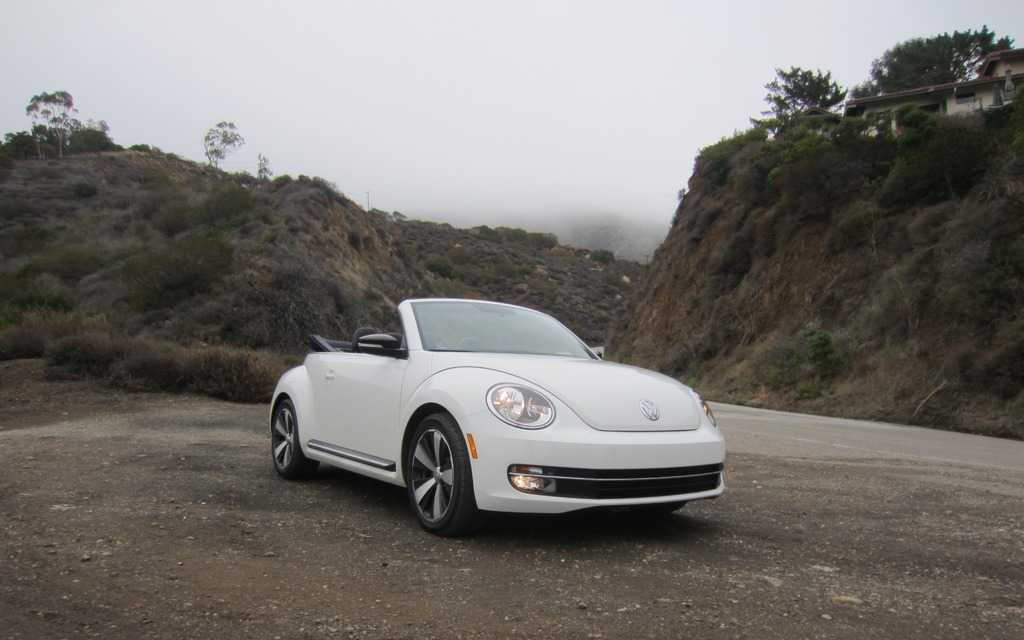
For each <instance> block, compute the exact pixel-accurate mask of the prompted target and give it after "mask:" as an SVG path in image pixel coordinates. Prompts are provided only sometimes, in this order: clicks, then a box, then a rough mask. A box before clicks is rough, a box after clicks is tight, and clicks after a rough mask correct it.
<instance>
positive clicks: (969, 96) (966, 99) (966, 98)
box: [956, 93, 974, 104]
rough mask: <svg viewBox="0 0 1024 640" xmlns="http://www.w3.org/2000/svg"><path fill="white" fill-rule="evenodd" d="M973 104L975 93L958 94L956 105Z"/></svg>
mask: <svg viewBox="0 0 1024 640" xmlns="http://www.w3.org/2000/svg"><path fill="white" fill-rule="evenodd" d="M972 102H974V94H973V93H958V94H956V103H957V104H971V103H972Z"/></svg>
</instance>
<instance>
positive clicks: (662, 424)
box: [439, 354, 701, 431]
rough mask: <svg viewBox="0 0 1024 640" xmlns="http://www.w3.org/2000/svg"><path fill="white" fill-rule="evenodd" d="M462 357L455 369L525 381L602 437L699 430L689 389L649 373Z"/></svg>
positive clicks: (555, 361)
mask: <svg viewBox="0 0 1024 640" xmlns="http://www.w3.org/2000/svg"><path fill="white" fill-rule="evenodd" d="M447 355H456V354H447ZM458 355H459V356H462V357H456V358H452V359H451V360H455V361H458V363H456V362H451V365H452V366H459V365H463V366H475V367H483V368H487V369H492V370H494V371H499V372H502V373H505V374H508V375H511V376H515V377H516V378H521V379H522V380H524V381H526V382H528V383H530V384H532V385H534V386H536V387H538V388H539V390H542V391H544V392H546V393H548V394H550V395H552V396H554V397H555V398H557V399H558V400H560V401H561V402H562V403H564V404H565V405H567V406H568V407H569V408H570V409H572V411H573V412H575V413H576V415H578V416H579V417H580V418H581V419H582V420H583V421H584V422H586V423H587V424H588V425H590V426H591V427H593V428H594V429H598V430H600V431H690V430H694V429H697V428H698V427H699V426H700V422H701V409H700V407H699V406H698V404H697V399H696V398H695V397H694V395H693V393H692V392H691V391H690V389H689V387H687V386H685V385H683V384H682V383H680V382H678V381H677V380H674V379H672V378H669V377H668V376H665V375H662V374H660V373H655V372H653V371H648V370H647V369H640V368H637V367H631V366H628V365H623V364H616V363H613V362H607V361H603V360H580V359H575V358H559V357H554V356H517V355H503V354H458ZM439 364H440V363H439ZM510 382H511V380H510ZM641 403H653V405H654V407H656V409H657V415H658V417H657V419H656V420H651V419H650V418H648V417H647V416H646V415H645V413H644V411H643V410H642V409H641ZM648 413H650V411H648Z"/></svg>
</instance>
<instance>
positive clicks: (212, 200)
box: [196, 186, 256, 226]
mask: <svg viewBox="0 0 1024 640" xmlns="http://www.w3.org/2000/svg"><path fill="white" fill-rule="evenodd" d="M255 206H256V200H255V199H254V198H253V197H252V194H250V193H249V190H248V189H246V188H244V187H234V186H232V187H225V188H223V189H218V190H217V191H214V192H213V193H211V194H210V195H209V196H208V197H207V198H206V200H204V201H203V202H202V203H201V204H200V205H199V206H198V207H197V208H196V214H197V216H198V217H199V220H200V221H201V222H203V223H205V224H208V225H211V226H216V225H218V224H223V223H225V222H229V221H231V220H233V219H235V218H237V217H239V216H241V215H243V214H245V213H247V212H248V211H251V210H252V208H253V207H255Z"/></svg>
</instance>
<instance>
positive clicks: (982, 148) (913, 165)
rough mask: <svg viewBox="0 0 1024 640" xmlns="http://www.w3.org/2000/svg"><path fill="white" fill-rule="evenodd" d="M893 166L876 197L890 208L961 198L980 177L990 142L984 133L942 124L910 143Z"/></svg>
mask: <svg viewBox="0 0 1024 640" xmlns="http://www.w3.org/2000/svg"><path fill="white" fill-rule="evenodd" d="M904 148H905V149H907V148H909V149H908V150H907V151H906V152H905V153H903V155H901V156H900V157H899V158H898V159H897V161H896V164H895V165H894V166H893V168H892V171H890V173H889V175H888V177H887V178H886V179H885V181H884V183H883V184H882V187H881V189H880V191H879V194H878V199H879V202H881V203H882V204H883V205H885V206H890V207H894V208H898V207H909V206H912V205H915V204H929V203H933V202H938V201H940V200H946V199H955V198H961V197H963V196H965V195H967V193H968V192H969V191H970V190H971V189H972V188H973V187H974V186H975V185H976V184H978V182H979V181H980V180H981V179H982V178H983V177H984V175H985V172H986V170H987V169H988V167H989V165H990V164H991V162H992V158H993V152H994V150H995V145H994V141H993V140H992V138H991V137H990V136H989V135H988V134H987V133H986V132H984V131H981V130H977V129H972V128H970V127H965V126H961V125H959V124H958V123H955V122H952V121H951V122H949V123H946V124H945V125H944V126H942V127H939V128H938V129H937V130H936V131H934V132H933V133H930V134H928V136H927V138H926V140H925V141H924V142H921V141H919V140H917V139H914V142H913V144H908V145H904Z"/></svg>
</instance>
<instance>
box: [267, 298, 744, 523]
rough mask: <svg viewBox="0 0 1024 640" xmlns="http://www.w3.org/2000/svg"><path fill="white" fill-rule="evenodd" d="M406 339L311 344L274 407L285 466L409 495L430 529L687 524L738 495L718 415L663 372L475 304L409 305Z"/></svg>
mask: <svg viewBox="0 0 1024 640" xmlns="http://www.w3.org/2000/svg"><path fill="white" fill-rule="evenodd" d="M398 315H399V319H400V321H401V327H402V331H401V332H400V333H381V332H377V331H375V330H373V329H368V328H360V329H359V330H357V331H356V332H355V334H354V335H353V336H352V339H351V340H350V341H344V342H343V341H338V340H329V339H325V338H322V337H320V336H311V337H310V341H311V345H312V347H313V349H314V351H313V352H312V353H310V354H309V355H308V356H306V359H305V362H304V363H303V364H302V365H301V366H299V367H296V368H294V369H292V370H290V371H288V372H286V373H285V374H284V375H283V376H282V377H281V379H280V381H279V382H278V384H277V388H276V390H275V391H274V396H273V400H272V403H271V412H270V435H271V447H272V454H273V461H274V467H275V468H276V470H277V472H278V473H279V474H280V475H281V476H283V477H284V478H288V479H294V478H299V477H302V476H305V475H308V474H310V473H312V472H313V471H314V470H315V469H316V468H317V465H318V464H320V463H323V464H328V465H331V466H334V467H339V468H342V469H346V470H348V471H352V472H355V473H359V474H362V475H365V476H369V477H372V478H377V479H379V480H383V481H385V482H389V483H392V484H395V485H399V486H404V487H406V488H407V489H408V493H409V501H410V503H411V505H412V509H413V512H414V513H415V514H416V516H417V518H419V521H420V523H421V524H422V526H423V527H424V528H425V529H427V530H428V531H431V532H433V533H435V534H438V535H457V534H461V533H467V532H470V531H472V530H474V529H475V528H477V527H478V526H479V525H480V524H481V522H482V521H483V516H484V515H485V514H486V512H488V511H500V512H518V513H563V512H568V511H573V510H576V509H587V508H593V507H633V508H636V509H643V510H650V511H671V510H674V509H678V508H679V507H681V506H682V505H684V504H685V503H686V502H688V501H691V500H700V499H704V498H715V497H717V496H719V495H721V493H722V491H723V489H724V483H723V481H722V468H723V463H724V460H725V443H724V440H723V438H722V434H721V433H720V432H719V431H718V428H717V427H716V425H715V420H714V417H713V415H712V413H711V410H710V409H709V407H708V405H707V404H706V403H705V402H704V400H702V399H701V397H700V396H699V395H698V394H697V393H696V392H695V391H693V390H692V389H690V388H689V387H687V386H685V385H683V384H681V383H679V382H677V381H676V380H673V379H672V378H669V377H666V376H663V375H661V374H658V373H654V372H652V371H647V370H644V369H638V368H635V367H630V366H625V365H621V364H614V363H611V362H606V361H603V360H602V359H601V358H599V357H598V356H597V355H596V354H595V353H594V352H593V351H592V350H591V349H590V348H588V347H587V346H586V345H585V344H584V343H583V342H582V341H581V340H580V339H579V338H577V337H576V336H575V335H574V334H573V333H572V332H571V331H569V330H568V329H567V328H566V327H564V326H563V325H562V324H560V323H559V322H558V321H557V320H555V319H554V318H552V317H550V316H548V315H545V314H542V313H539V312H536V311H532V310H529V309H525V308H523V307H516V306H511V305H506V304H499V303H493V302H480V301H475V300H446V299H420V300H406V301H405V302H402V303H401V304H400V305H399V306H398Z"/></svg>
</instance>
